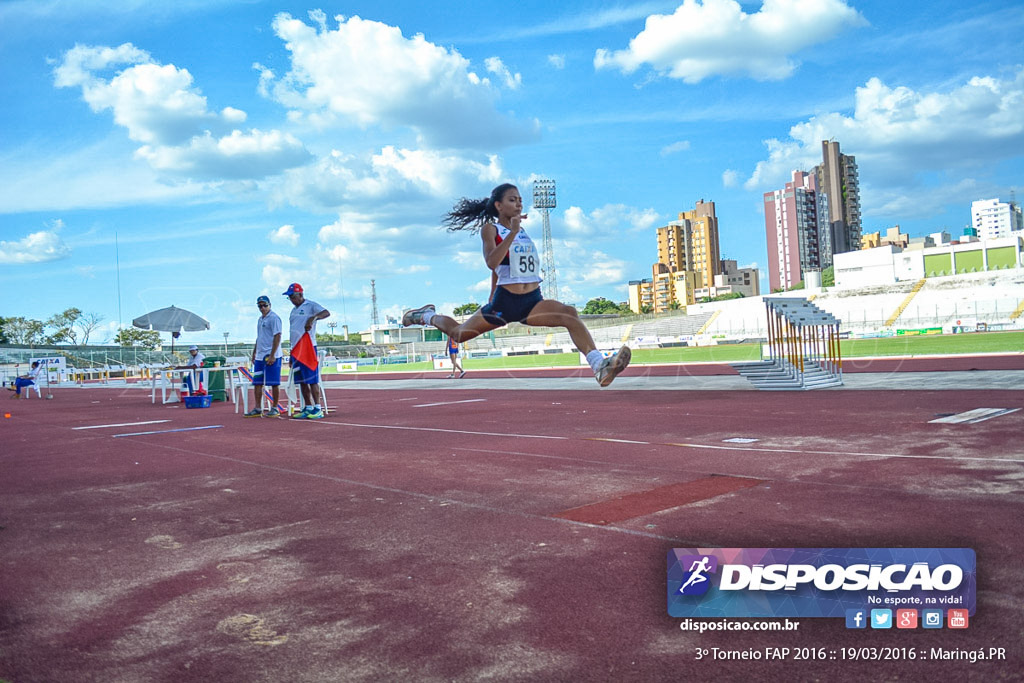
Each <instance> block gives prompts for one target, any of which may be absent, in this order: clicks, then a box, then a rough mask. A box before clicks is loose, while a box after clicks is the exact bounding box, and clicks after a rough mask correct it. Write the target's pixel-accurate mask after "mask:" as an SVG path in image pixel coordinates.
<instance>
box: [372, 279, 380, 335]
mask: <svg viewBox="0 0 1024 683" xmlns="http://www.w3.org/2000/svg"><path fill="white" fill-rule="evenodd" d="M370 301H371V302H373V318H372V319H371V322H372V323H373V324H374V325H379V324H380V316H379V315H377V281H376V280H370Z"/></svg>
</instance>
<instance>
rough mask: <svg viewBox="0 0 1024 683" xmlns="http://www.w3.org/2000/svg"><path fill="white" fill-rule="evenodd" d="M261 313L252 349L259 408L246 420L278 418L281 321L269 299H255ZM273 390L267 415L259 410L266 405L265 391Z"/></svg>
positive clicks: (254, 391)
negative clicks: (264, 399)
mask: <svg viewBox="0 0 1024 683" xmlns="http://www.w3.org/2000/svg"><path fill="white" fill-rule="evenodd" d="M256 306H257V307H258V308H259V309H260V319H259V320H257V321H256V344H255V345H254V346H253V347H252V394H253V396H254V397H255V399H256V404H255V406H254V407H253V409H252V410H250V411H249V412H248V413H246V414H245V416H246V417H264V416H266V417H277V416H278V415H279V413H278V410H277V401H278V394H279V392H280V387H281V364H282V360H281V357H282V356H283V355H284V354H283V353H282V351H281V332H282V329H283V326H282V325H281V318H280V316H278V315H277V313H274V312H273V311H272V310H270V297H267V296H261V297H259V298H257V299H256ZM264 386H268V387H270V391H271V395H272V396H273V402H272V403H271V405H270V410H269V411H268V412H267V413H266V414H264V413H263V411H261V410H260V404H262V403H263V387H264Z"/></svg>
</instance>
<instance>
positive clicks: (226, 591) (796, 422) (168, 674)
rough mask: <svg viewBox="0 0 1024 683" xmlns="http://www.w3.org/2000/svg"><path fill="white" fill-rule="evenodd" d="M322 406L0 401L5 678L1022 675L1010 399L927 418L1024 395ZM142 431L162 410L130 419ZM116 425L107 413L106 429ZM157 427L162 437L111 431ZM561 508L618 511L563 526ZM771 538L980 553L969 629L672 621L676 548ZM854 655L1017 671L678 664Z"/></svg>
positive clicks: (456, 400)
mask: <svg viewBox="0 0 1024 683" xmlns="http://www.w3.org/2000/svg"><path fill="white" fill-rule="evenodd" d="M330 393H331V396H332V399H334V400H335V401H337V403H338V405H337V406H335V410H334V412H333V413H332V415H331V416H329V417H328V418H327V419H325V420H322V421H319V422H302V421H295V420H277V419H248V420H243V419H241V418H240V417H238V416H237V415H235V414H234V413H233V412H231V411H232V408H231V406H230V405H229V404H215V405H214V407H213V408H210V409H208V410H185V409H183V408H180V407H177V406H174V405H172V406H161V405H153V404H151V403H150V402H149V396H148V393H143V392H142V391H141V390H139V389H124V390H118V389H105V390H102V389H85V390H80V389H65V390H56V391H55V395H56V399H55V400H53V401H39V400H35V399H32V400H23V401H18V402H14V401H11V402H8V403H6V404H4V406H3V408H4V409H5V410H9V411H10V412H11V413H12V415H11V417H10V418H6V419H3V420H2V422H0V425H2V430H0V435H2V444H3V454H2V456H0V466H2V473H3V476H2V480H0V515H2V517H0V525H2V527H3V529H2V530H0V543H2V546H0V547H2V549H3V553H2V556H0V557H2V559H0V678H2V679H5V680H12V681H18V682H19V683H20V682H22V681H55V680H62V681H63V680H67V681H70V680H75V681H108V680H122V681H172V680H173V681H192V680H194V681H207V680H218V681H280V680H318V681H319V680H331V681H333V680H344V681H370V680H374V681H376V680H395V679H407V680H417V681H435V680H436V681H441V680H445V681H448V680H480V679H497V680H514V681H515V680H531V681H533V680H545V681H547V680H559V681H620V680H621V681H678V680H688V679H695V678H698V677H699V678H710V679H714V680H829V681H835V680H851V681H853V680H865V679H867V680H895V679H897V678H899V679H902V680H922V679H925V678H935V679H941V680H965V679H967V680H973V679H982V678H984V679H986V680H989V679H992V680H1019V675H1020V671H1021V670H1024V667H1022V651H1021V638H1020V634H1021V632H1022V629H1024V617H1022V614H1024V613H1022V611H1021V609H1020V605H1021V604H1022V602H1024V588H1022V585H1024V582H1022V579H1024V570H1022V567H1021V564H1020V562H1019V561H1018V558H1019V557H1020V556H1021V554H1022V551H1024V543H1022V535H1021V533H1020V530H1021V525H1020V519H1021V517H1020V509H1021V503H1022V502H1024V487H1022V485H1021V482H1022V481H1024V478H1022V475H1024V448H1022V447H1021V444H1020V435H1021V434H1024V411H1019V412H1015V413H1011V414H1008V415H1004V416H1002V417H999V418H995V419H992V420H989V421H986V422H982V423H978V424H974V425H961V426H954V425H940V424H930V423H929V420H931V419H934V417H935V416H936V415H942V414H949V413H956V412H962V411H966V410H971V409H973V408H978V407H1007V408H1020V407H1024V392H1020V391H962V392H961V391H934V392H930V391H914V392H909V391H899V392H897V391H888V392H875V391H855V392H854V391H850V392H843V391H832V392H826V393H812V392H807V393H802V392H778V393H771V394H764V393H758V392H754V391H721V392H706V393H704V394H702V395H693V394H687V393H683V392H671V391H650V392H647V391H628V392H616V391H602V392H596V391H595V392H561V393H558V392H550V391H520V390H515V391H471V390H460V389H452V390H446V391H444V392H442V393H443V397H442V398H439V397H438V392H431V391H428V390H426V389H424V390H423V391H417V390H405V391H396V390H387V389H385V390H374V391H345V390H334V391H332V392H330ZM154 420H167V422H160V423H154V424H124V423H141V422H150V421H154ZM114 424H122V425H124V426H104V425H114ZM97 426H98V427H99V428H94V429H77V428H81V427H97ZM199 427H209V428H207V429H194V428H199ZM171 430H189V431H171ZM149 431H152V432H160V433H154V434H143V435H138V436H122V435H125V434H133V433H138V432H149ZM733 437H745V438H755V439H758V441H756V442H754V443H752V444H746V445H745V444H733V443H728V442H725V439H729V438H733ZM733 483H736V485H735V486H734V485H733ZM673 496H676V497H673ZM593 506H597V508H595V507H593ZM601 506H604V507H603V508H602V507H601ZM581 509H590V510H591V511H593V510H594V509H599V510H602V513H604V512H606V511H607V510H614V511H615V515H614V518H611V517H610V516H608V515H606V516H605V517H602V516H600V515H598V516H597V517H596V518H595V517H587V518H584V520H583V521H580V520H579V519H577V518H576V516H574V513H573V512H572V511H574V510H577V511H578V510H581ZM765 546H768V547H801V546H803V547H847V546H849V547H871V546H883V547H888V546H896V547H899V546H906V547H970V548H974V549H975V550H976V551H977V556H978V595H979V601H978V602H979V604H978V609H977V613H976V615H975V617H974V618H973V619H972V620H971V624H970V628H968V629H967V630H965V631H959V632H952V631H946V630H942V631H937V632H935V631H924V630H917V631H913V632H911V631H892V632H882V631H871V630H868V631H850V630H847V629H846V628H845V625H844V623H843V620H841V619H817V620H813V619H804V620H800V622H801V623H800V627H799V630H797V631H795V632H760V631H738V632H725V633H722V632H710V633H705V634H702V635H698V634H696V633H693V632H684V631H681V630H680V628H679V624H680V620H678V619H673V618H670V617H669V616H668V615H667V613H666V606H665V588H664V586H665V566H666V561H665V557H666V553H667V551H668V549H670V548H672V547H765ZM861 646H865V647H899V648H908V647H909V648H913V649H915V650H917V649H923V650H924V651H928V652H930V648H932V647H941V648H946V649H948V650H956V651H961V650H962V651H973V650H977V649H978V648H986V651H987V648H989V647H1004V648H1006V653H1007V657H1008V658H1007V659H1006V660H997V661H982V662H978V663H974V664H972V663H970V662H967V661H963V660H954V661H946V662H937V661H921V660H915V661H873V662H850V661H843V660H842V659H841V658H838V657H837V658H836V659H831V658H826V659H825V660H822V661H806V660H802V661H795V660H793V658H792V655H791V656H790V658H789V659H788V660H786V661H757V662H753V663H752V662H749V661H746V662H745V661H709V660H708V659H706V658H705V659H702V660H699V661H698V660H697V659H696V656H695V653H696V651H697V649H698V648H703V649H710V648H722V649H726V650H731V651H745V650H748V649H750V650H752V651H758V652H764V651H765V648H769V647H790V648H797V647H805V648H825V649H826V651H828V652H832V651H839V650H840V649H841V648H844V647H861Z"/></svg>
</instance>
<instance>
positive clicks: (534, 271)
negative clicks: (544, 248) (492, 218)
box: [494, 223, 541, 285]
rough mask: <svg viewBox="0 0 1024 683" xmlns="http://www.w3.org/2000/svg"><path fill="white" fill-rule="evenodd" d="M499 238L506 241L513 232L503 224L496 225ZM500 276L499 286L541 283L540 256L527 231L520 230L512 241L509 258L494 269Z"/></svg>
mask: <svg viewBox="0 0 1024 683" xmlns="http://www.w3.org/2000/svg"><path fill="white" fill-rule="evenodd" d="M494 227H496V228H497V229H498V237H500V238H501V241H505V239H506V238H507V237H508V234H509V233H510V232H512V231H511V230H509V229H508V228H506V227H505V226H504V225H502V224H501V223H496V224H495V226H494ZM494 272H495V273H497V274H498V284H499V285H514V284H525V283H530V282H541V277H540V254H538V253H537V247H536V245H534V243H533V240H532V239H530V236H529V235H527V234H526V230H523V229H520V230H519V232H518V233H517V234H516V236H515V239H514V240H512V246H511V247H509V249H508V256H507V257H506V258H505V259H504V260H503V261H502V262H501V264H499V265H498V267H497V268H495V269H494Z"/></svg>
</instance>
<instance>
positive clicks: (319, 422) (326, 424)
mask: <svg viewBox="0 0 1024 683" xmlns="http://www.w3.org/2000/svg"><path fill="white" fill-rule="evenodd" d="M313 424H317V425H321V426H324V427H364V428H366V429H404V430H406V431H410V432H442V433H444V434H470V435H473V436H501V437H504V438H506V439H553V440H556V441H568V440H569V437H568V436H543V435H541V434H509V433H507V432H471V431H468V430H465V429H440V428H439V427H403V426H401V425H364V424H357V423H355V422H333V421H331V422H328V421H326V420H314V421H313Z"/></svg>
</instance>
